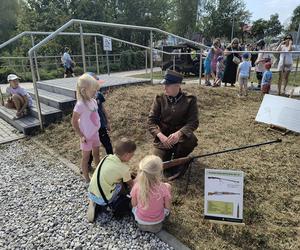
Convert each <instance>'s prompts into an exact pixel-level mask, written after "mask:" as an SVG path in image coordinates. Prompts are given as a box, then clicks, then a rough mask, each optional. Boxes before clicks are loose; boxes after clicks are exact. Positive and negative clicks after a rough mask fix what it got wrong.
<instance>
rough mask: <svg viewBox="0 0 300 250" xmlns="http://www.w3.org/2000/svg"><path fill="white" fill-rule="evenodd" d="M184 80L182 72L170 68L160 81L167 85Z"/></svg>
mask: <svg viewBox="0 0 300 250" xmlns="http://www.w3.org/2000/svg"><path fill="white" fill-rule="evenodd" d="M182 80H183V76H182V75H181V74H180V73H178V72H176V71H174V70H170V69H169V70H167V71H166V73H165V77H164V79H163V80H162V81H161V82H160V83H161V84H167V85H170V84H178V83H181V82H182Z"/></svg>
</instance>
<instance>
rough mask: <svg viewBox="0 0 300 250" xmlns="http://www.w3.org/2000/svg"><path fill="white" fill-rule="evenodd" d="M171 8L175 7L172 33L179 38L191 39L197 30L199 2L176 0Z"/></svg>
mask: <svg viewBox="0 0 300 250" xmlns="http://www.w3.org/2000/svg"><path fill="white" fill-rule="evenodd" d="M170 6H173V9H172V11H173V16H172V17H173V21H172V24H171V26H170V27H171V31H172V32H173V33H175V34H177V35H179V36H187V37H191V35H192V34H193V33H194V32H195V28H196V21H197V20H196V19H197V8H198V1H197V0H192V1H190V0H174V1H172V3H171V4H170ZM171 8H172V7H171Z"/></svg>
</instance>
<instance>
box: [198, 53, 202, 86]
mask: <svg viewBox="0 0 300 250" xmlns="http://www.w3.org/2000/svg"><path fill="white" fill-rule="evenodd" d="M201 78H202V49H200V57H199V86H201Z"/></svg>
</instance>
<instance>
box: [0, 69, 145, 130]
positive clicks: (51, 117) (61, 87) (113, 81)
mask: <svg viewBox="0 0 300 250" xmlns="http://www.w3.org/2000/svg"><path fill="white" fill-rule="evenodd" d="M100 78H101V79H103V80H105V84H104V85H103V86H102V88H101V90H104V89H107V88H111V87H119V86H126V85H129V84H130V85H132V84H141V83H142V84H143V83H149V82H150V81H149V80H147V79H137V78H130V77H115V76H106V75H101V76H100ZM76 82H77V78H62V79H54V80H47V81H40V82H37V87H38V93H39V99H40V103H41V111H42V121H43V125H44V126H48V125H49V124H51V123H54V122H58V121H61V120H62V117H63V115H66V114H69V113H71V112H72V110H73V107H74V105H75V103H76ZM21 85H22V84H21ZM27 91H28V93H29V94H30V95H31V96H32V99H33V107H32V109H31V112H30V115H28V116H26V117H23V118H21V119H17V120H14V119H13V117H14V116H15V114H16V111H15V110H12V109H7V108H6V107H3V106H0V118H2V119H3V120H5V121H6V122H8V123H9V124H11V125H12V126H14V127H15V128H17V129H18V130H19V131H20V132H22V133H24V134H25V135H30V134H32V133H34V132H35V131H39V129H40V125H39V124H40V123H39V120H38V111H37V107H36V101H35V94H34V90H33V89H29V90H27Z"/></svg>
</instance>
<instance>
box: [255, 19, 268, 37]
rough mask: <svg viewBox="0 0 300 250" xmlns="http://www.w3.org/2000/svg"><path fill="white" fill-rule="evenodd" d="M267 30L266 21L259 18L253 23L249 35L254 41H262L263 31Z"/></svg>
mask: <svg viewBox="0 0 300 250" xmlns="http://www.w3.org/2000/svg"><path fill="white" fill-rule="evenodd" d="M267 28H268V21H266V20H264V19H262V18H260V19H258V20H256V21H254V22H253V24H252V29H251V35H252V37H253V38H255V39H256V40H259V39H262V38H264V36H265V31H266V30H267Z"/></svg>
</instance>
